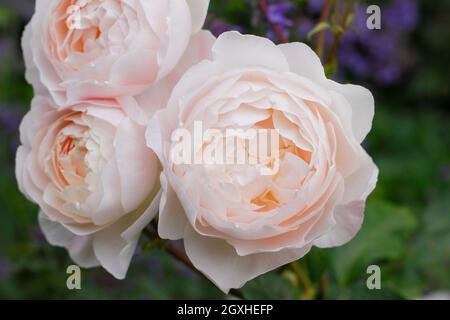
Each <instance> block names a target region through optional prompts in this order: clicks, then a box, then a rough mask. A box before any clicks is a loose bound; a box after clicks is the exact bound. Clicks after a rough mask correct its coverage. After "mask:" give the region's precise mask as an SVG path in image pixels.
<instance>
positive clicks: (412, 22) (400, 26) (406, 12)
mask: <svg viewBox="0 0 450 320" xmlns="http://www.w3.org/2000/svg"><path fill="white" fill-rule="evenodd" d="M382 20H383V21H382V23H383V24H384V26H385V27H386V28H389V29H396V30H398V31H399V32H409V31H412V30H413V29H414V28H415V27H416V25H417V22H418V20H419V13H418V8H417V3H416V2H415V1H414V0H394V1H392V3H391V4H390V5H389V6H388V7H387V8H386V9H385V10H384V11H382Z"/></svg>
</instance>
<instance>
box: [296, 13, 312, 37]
mask: <svg viewBox="0 0 450 320" xmlns="http://www.w3.org/2000/svg"><path fill="white" fill-rule="evenodd" d="M313 28H314V22H313V21H312V20H310V19H308V18H306V17H304V18H302V19H301V20H300V22H299V23H298V26H297V30H298V33H299V35H300V38H301V39H306V38H307V37H308V33H309V32H310V31H311V30H312V29H313Z"/></svg>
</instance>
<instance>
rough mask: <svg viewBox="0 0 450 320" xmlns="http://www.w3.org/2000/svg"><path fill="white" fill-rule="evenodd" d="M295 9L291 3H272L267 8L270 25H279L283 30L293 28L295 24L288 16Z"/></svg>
mask: <svg viewBox="0 0 450 320" xmlns="http://www.w3.org/2000/svg"><path fill="white" fill-rule="evenodd" d="M294 9H295V6H294V4H292V3H290V2H284V1H283V2H277V3H271V4H269V5H268V7H267V19H268V20H269V22H270V23H273V24H277V25H279V26H280V27H282V28H287V27H292V25H293V22H292V20H291V19H289V18H288V17H287V14H288V13H289V12H290V11H292V10H294Z"/></svg>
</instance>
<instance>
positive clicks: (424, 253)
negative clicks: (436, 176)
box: [409, 191, 450, 290]
mask: <svg viewBox="0 0 450 320" xmlns="http://www.w3.org/2000/svg"><path fill="white" fill-rule="evenodd" d="M449 230H450V191H447V192H444V193H443V194H442V195H440V196H438V197H436V199H434V200H432V202H431V205H430V206H429V207H428V209H427V210H426V211H425V214H424V222H423V230H422V232H421V233H420V234H419V236H418V238H417V241H416V242H415V245H414V249H413V252H412V253H411V257H410V259H409V260H410V263H411V264H413V265H415V266H416V268H417V269H418V270H419V272H421V273H423V274H425V275H426V277H427V278H428V279H429V280H430V281H429V284H430V285H429V287H428V288H426V289H429V290H432V289H434V290H436V289H448V288H449V287H450V272H449V270H450V232H449Z"/></svg>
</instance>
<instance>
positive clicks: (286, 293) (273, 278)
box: [242, 272, 297, 300]
mask: <svg viewBox="0 0 450 320" xmlns="http://www.w3.org/2000/svg"><path fill="white" fill-rule="evenodd" d="M242 293H243V294H244V297H245V298H246V299H253V300H257V299H263V300H265V299H296V298H297V297H296V293H295V289H294V287H293V285H292V283H291V282H289V281H288V280H287V279H285V278H283V277H282V276H281V275H279V274H278V273H276V272H271V273H266V274H265V275H262V276H260V277H258V278H256V279H255V280H253V281H250V282H249V283H247V284H246V285H245V286H244V287H243V288H242Z"/></svg>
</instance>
